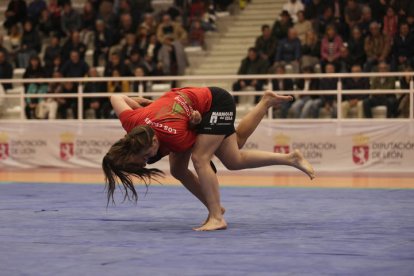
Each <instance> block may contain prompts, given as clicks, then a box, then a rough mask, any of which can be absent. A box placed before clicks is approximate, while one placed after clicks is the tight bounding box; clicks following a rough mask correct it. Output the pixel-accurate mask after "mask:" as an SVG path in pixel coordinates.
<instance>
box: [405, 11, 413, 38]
mask: <svg viewBox="0 0 414 276" xmlns="http://www.w3.org/2000/svg"><path fill="white" fill-rule="evenodd" d="M407 24H408V28H409V29H410V32H411V33H414V13H413V14H412V15H411V14H408V15H407Z"/></svg>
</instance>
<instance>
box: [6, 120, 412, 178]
mask: <svg viewBox="0 0 414 276" xmlns="http://www.w3.org/2000/svg"><path fill="white" fill-rule="evenodd" d="M413 133H414V123H410V122H393V121H389V122H369V121H367V122H341V123H338V122H321V123H312V124H310V123H301V122H298V123H280V122H263V123H262V124H261V125H260V126H259V127H258V128H257V130H256V131H255V133H254V134H253V135H252V137H251V138H250V139H249V140H248V142H247V143H246V145H245V147H244V149H246V150H264V151H271V152H281V153H288V152H291V151H292V150H294V149H299V150H301V152H302V153H303V155H304V156H305V157H306V158H307V159H308V160H309V161H310V162H311V163H312V164H313V165H314V167H315V169H316V171H318V172H323V171H330V172H339V171H342V172H352V171H367V172H378V171H379V172H413V165H414V135H413ZM124 134H125V132H124V131H123V129H122V128H121V126H120V123H119V122H116V121H107V122H99V123H96V122H50V121H49V122H45V121H43V122H27V123H24V122H23V123H19V124H18V125H16V123H8V122H2V123H0V168H1V167H3V168H5V167H17V168H33V167H58V168H83V167H94V168H99V167H100V166H101V160H102V157H103V156H104V154H105V153H106V152H107V150H108V149H109V147H110V146H111V145H112V144H113V143H114V142H115V141H116V140H118V139H119V138H121V137H122V136H123V135H124ZM216 162H217V161H216ZM156 167H159V168H161V169H164V170H165V169H168V160H162V161H160V162H159V163H157V164H156ZM219 167H221V166H220V165H219ZM269 169H271V170H277V171H284V170H288V168H287V167H285V166H278V167H271V168H267V169H266V170H269Z"/></svg>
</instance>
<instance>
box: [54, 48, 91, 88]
mask: <svg viewBox="0 0 414 276" xmlns="http://www.w3.org/2000/svg"><path fill="white" fill-rule="evenodd" d="M88 71H89V66H88V64H87V63H86V62H85V61H83V60H82V59H80V55H79V52H78V51H76V50H72V51H71V52H70V59H69V60H68V61H66V62H65V63H64V64H63V67H62V71H61V73H62V75H63V77H65V78H82V77H84V76H85V75H86V74H87V73H88ZM67 87H69V86H67Z"/></svg>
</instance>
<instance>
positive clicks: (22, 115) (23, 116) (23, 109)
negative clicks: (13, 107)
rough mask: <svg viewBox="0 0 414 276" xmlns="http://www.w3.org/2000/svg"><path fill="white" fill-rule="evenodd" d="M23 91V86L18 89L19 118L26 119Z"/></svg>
mask: <svg viewBox="0 0 414 276" xmlns="http://www.w3.org/2000/svg"><path fill="white" fill-rule="evenodd" d="M24 91H25V89H24V87H23V89H21V90H20V97H19V98H20V120H24V119H26V116H25V112H24V111H25V107H26V105H25V102H24V94H25V93H24Z"/></svg>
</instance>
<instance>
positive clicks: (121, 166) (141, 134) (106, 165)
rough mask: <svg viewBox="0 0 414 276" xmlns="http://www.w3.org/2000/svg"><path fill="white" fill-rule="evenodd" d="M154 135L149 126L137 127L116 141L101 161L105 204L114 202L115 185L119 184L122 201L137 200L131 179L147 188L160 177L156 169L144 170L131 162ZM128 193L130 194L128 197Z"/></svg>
mask: <svg viewBox="0 0 414 276" xmlns="http://www.w3.org/2000/svg"><path fill="white" fill-rule="evenodd" d="M154 135H155V133H154V130H153V129H152V128H150V127H149V126H138V127H135V128H134V129H132V130H131V131H130V132H129V133H128V134H126V135H125V137H124V138H122V139H120V140H119V141H117V142H116V143H115V144H113V145H112V147H111V148H110V149H109V151H108V153H107V154H106V155H105V156H104V158H103V160H102V169H103V171H104V173H105V183H106V186H105V188H106V191H107V200H108V201H107V204H108V205H109V202H110V201H112V203H115V201H114V192H115V188H116V185H117V184H118V185H119V182H121V184H122V186H123V188H124V191H125V194H124V200H126V199H128V200H131V198H132V200H134V201H135V202H136V201H137V200H138V194H137V191H136V190H135V187H134V183H133V179H132V177H134V176H135V177H137V178H139V179H140V180H142V181H143V182H144V184H145V185H146V186H147V187H148V185H149V183H150V182H151V180H152V179H155V178H156V177H159V176H162V175H163V172H162V171H160V170H158V169H146V168H144V167H142V165H140V164H136V163H134V162H133V161H132V160H133V158H134V155H136V154H139V153H140V152H141V151H142V150H145V149H147V148H148V147H150V146H151V144H152V139H153V137H154ZM130 193H132V194H131V195H130Z"/></svg>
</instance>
